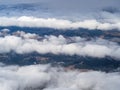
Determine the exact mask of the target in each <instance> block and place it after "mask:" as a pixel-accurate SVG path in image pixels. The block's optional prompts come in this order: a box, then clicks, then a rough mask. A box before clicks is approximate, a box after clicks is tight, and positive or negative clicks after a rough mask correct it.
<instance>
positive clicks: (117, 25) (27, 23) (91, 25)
mask: <svg viewBox="0 0 120 90" xmlns="http://www.w3.org/2000/svg"><path fill="white" fill-rule="evenodd" d="M0 26H19V27H47V28H55V29H63V30H65V29H78V28H86V29H90V30H94V29H100V30H112V29H119V30H120V22H119V21H116V22H115V21H114V22H112V23H111V22H103V23H102V22H99V21H97V20H94V19H93V20H84V21H76V22H73V21H70V20H63V19H55V18H48V19H45V18H36V17H27V16H22V17H0Z"/></svg>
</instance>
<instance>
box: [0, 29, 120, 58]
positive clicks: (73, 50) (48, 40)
mask: <svg viewBox="0 0 120 90" xmlns="http://www.w3.org/2000/svg"><path fill="white" fill-rule="evenodd" d="M6 31H8V30H3V32H4V33H5V32H6ZM11 51H14V52H16V53H18V54H24V53H32V52H37V53H40V54H47V53H52V54H66V55H80V56H91V57H98V58H104V57H106V56H110V57H113V58H116V59H118V60H119V59H120V56H119V53H120V46H119V45H118V44H117V43H114V42H110V41H107V40H104V39H100V38H97V39H92V40H90V41H87V40H86V39H85V38H81V37H66V38H65V37H64V36H62V35H59V36H58V37H57V36H53V35H50V36H47V35H46V36H44V37H41V36H38V35H36V34H31V33H25V32H22V31H18V32H15V33H14V35H9V34H8V35H5V36H4V37H0V53H9V52H11Z"/></svg>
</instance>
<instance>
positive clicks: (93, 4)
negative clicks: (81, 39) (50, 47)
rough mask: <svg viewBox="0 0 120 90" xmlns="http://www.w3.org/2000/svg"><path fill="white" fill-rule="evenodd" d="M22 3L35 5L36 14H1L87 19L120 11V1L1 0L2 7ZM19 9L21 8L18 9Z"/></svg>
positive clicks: (13, 12)
mask: <svg viewBox="0 0 120 90" xmlns="http://www.w3.org/2000/svg"><path fill="white" fill-rule="evenodd" d="M22 3H27V4H30V5H34V6H33V7H35V8H36V9H35V10H34V12H33V11H32V12H28V11H27V13H26V11H25V12H23V10H19V11H18V12H17V11H15V10H11V11H10V9H9V10H3V11H2V12H1V13H2V14H3V13H4V12H7V13H12V14H11V15H18V14H19V12H20V11H22V13H24V15H27V14H28V13H30V14H31V15H33V14H34V15H35V16H40V15H42V16H48V17H50V16H67V17H69V16H70V17H76V18H77V17H80V15H81V16H87V15H88V16H87V17H90V16H93V14H94V13H98V12H101V11H102V10H103V9H105V8H110V9H111V8H114V9H117V11H120V7H119V5H120V0H0V5H3V4H7V5H11V4H22ZM31 3H32V4H31ZM33 3H34V4H33ZM26 8H27V6H26ZM28 8H29V7H28ZM17 9H19V8H18V7H17ZM114 9H113V10H114ZM1 13H0V14H1ZM91 14H92V15H91ZM9 15H10V14H9ZM97 16H98V15H97Z"/></svg>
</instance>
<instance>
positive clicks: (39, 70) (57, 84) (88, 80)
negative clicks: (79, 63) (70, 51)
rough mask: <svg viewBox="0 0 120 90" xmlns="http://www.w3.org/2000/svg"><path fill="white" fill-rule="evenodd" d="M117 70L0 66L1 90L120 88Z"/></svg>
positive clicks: (104, 89) (113, 89) (111, 89)
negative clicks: (84, 70)
mask: <svg viewBox="0 0 120 90" xmlns="http://www.w3.org/2000/svg"><path fill="white" fill-rule="evenodd" d="M119 79H120V75H119V73H117V72H114V73H104V72H100V71H87V72H82V71H80V70H79V71H78V70H67V71H66V70H64V68H55V67H54V68H53V67H51V66H50V65H31V66H22V67H20V66H6V65H5V66H0V90H39V89H40V90H119V88H120V80H119Z"/></svg>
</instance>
